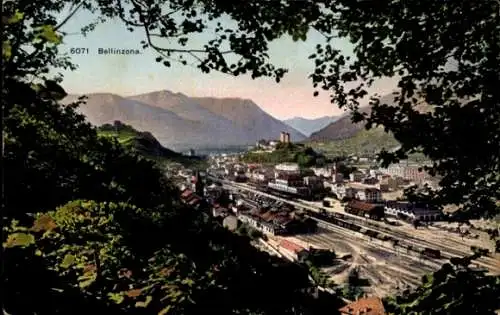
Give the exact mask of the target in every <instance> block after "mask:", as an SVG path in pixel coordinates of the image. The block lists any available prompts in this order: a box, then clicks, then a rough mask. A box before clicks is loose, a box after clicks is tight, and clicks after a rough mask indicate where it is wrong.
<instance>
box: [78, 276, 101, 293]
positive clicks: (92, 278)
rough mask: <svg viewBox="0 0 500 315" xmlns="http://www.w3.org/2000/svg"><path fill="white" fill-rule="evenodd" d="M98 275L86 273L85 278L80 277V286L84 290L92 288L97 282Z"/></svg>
mask: <svg viewBox="0 0 500 315" xmlns="http://www.w3.org/2000/svg"><path fill="white" fill-rule="evenodd" d="M96 278H97V275H96V274H95V273H86V274H84V275H83V276H80V277H78V281H79V284H78V285H79V286H80V288H82V289H85V288H86V287H88V286H90V285H91V284H92V283H94V281H95V280H96Z"/></svg>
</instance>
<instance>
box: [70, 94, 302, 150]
mask: <svg viewBox="0 0 500 315" xmlns="http://www.w3.org/2000/svg"><path fill="white" fill-rule="evenodd" d="M86 96H87V97H88V98H87V102H86V104H84V105H82V106H80V108H79V111H80V112H81V113H82V114H84V115H85V116H86V117H87V119H88V120H89V121H90V123H92V124H93V125H96V126H100V125H103V124H107V123H113V122H114V121H117V120H119V121H121V122H123V123H125V124H128V125H131V126H133V127H134V128H136V129H137V130H139V131H149V132H151V133H152V134H153V135H154V136H155V137H156V138H157V139H158V141H159V142H160V143H161V144H162V145H163V146H166V147H169V148H171V149H174V150H185V149H188V148H195V149H196V148H223V147H225V146H235V145H250V144H254V143H255V142H256V141H258V140H260V139H278V138H279V134H280V132H282V131H285V132H288V133H290V137H291V140H292V141H302V140H304V139H306V136H305V135H304V134H302V133H301V132H299V131H297V130H295V129H294V128H292V127H290V126H288V125H286V124H285V123H283V122H281V121H280V120H278V119H276V118H274V117H272V116H271V115H269V114H268V113H266V112H265V111H263V110H262V109H261V108H260V107H259V106H258V105H257V104H255V103H254V102H253V101H251V100H246V99H240V98H209V97H189V96H186V95H184V94H182V93H174V92H171V91H167V90H162V91H157V92H151V93H146V94H140V95H135V96H130V97H123V96H119V95H116V94H111V93H93V94H86ZM78 97H79V95H69V96H68V97H66V99H65V100H64V101H63V103H66V104H67V103H70V102H73V101H75V100H76V99H77V98H78Z"/></svg>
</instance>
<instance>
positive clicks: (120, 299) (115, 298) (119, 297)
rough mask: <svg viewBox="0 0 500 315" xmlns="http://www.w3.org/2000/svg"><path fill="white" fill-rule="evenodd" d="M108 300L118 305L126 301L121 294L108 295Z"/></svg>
mask: <svg viewBox="0 0 500 315" xmlns="http://www.w3.org/2000/svg"><path fill="white" fill-rule="evenodd" d="M108 298H109V299H110V300H111V301H113V302H115V303H116V304H121V303H122V302H123V301H124V300H125V297H124V296H123V294H121V293H108Z"/></svg>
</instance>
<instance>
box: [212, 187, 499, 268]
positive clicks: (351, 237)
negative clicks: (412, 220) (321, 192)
mask: <svg viewBox="0 0 500 315" xmlns="http://www.w3.org/2000/svg"><path fill="white" fill-rule="evenodd" d="M215 180H217V181H219V182H221V183H222V184H223V185H224V186H225V187H227V188H230V189H233V190H234V189H239V190H244V191H248V192H252V193H254V194H260V195H263V196H266V197H268V198H270V199H274V200H279V201H281V202H284V203H287V204H289V205H292V206H294V207H296V208H298V209H306V210H309V211H314V212H319V211H320V210H321V208H322V207H318V206H314V205H311V203H307V202H305V201H300V200H298V201H291V200H288V199H285V198H281V197H277V196H274V195H272V194H268V193H265V192H262V191H259V190H256V189H255V188H253V187H251V186H249V185H246V184H241V183H234V182H230V181H227V180H219V179H215ZM343 214H344V215H346V216H347V217H348V218H349V219H348V220H347V221H349V220H352V221H353V223H356V224H358V225H360V226H364V227H366V228H368V229H371V230H374V231H377V232H379V233H382V234H386V235H389V236H391V237H393V238H395V239H397V240H399V241H400V243H406V244H410V245H412V246H417V247H420V248H425V247H429V248H433V249H438V250H440V251H441V253H442V254H443V257H444V258H448V259H449V258H451V257H463V256H466V255H470V254H471V253H472V252H471V250H470V247H471V246H479V247H484V244H482V243H479V242H478V241H477V240H471V239H462V238H461V237H459V236H457V235H456V234H453V233H449V232H447V231H442V230H437V229H425V228H420V229H414V228H409V227H407V226H402V227H399V226H389V225H385V224H383V223H379V222H375V221H372V220H368V219H364V218H360V217H356V216H354V215H349V214H346V213H343ZM322 223H323V227H324V228H325V229H326V230H328V231H329V232H330V233H336V234H335V235H337V236H339V237H340V238H342V239H345V240H347V241H352V242H357V243H359V238H358V237H357V235H355V234H356V233H354V232H353V231H351V230H348V229H345V228H341V227H338V226H335V225H333V224H329V223H327V222H322ZM380 246H381V245H380V244H375V243H374V244H373V246H372V247H375V248H377V247H378V248H380ZM413 255H414V254H413ZM498 257H499V256H498V254H497V255H496V256H495V257H481V258H480V259H478V260H477V261H476V263H477V265H478V266H480V267H485V268H488V270H490V271H491V272H492V273H494V274H500V259H499V258H498ZM442 262H444V261H441V263H442Z"/></svg>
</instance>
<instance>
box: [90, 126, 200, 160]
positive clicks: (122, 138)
mask: <svg viewBox="0 0 500 315" xmlns="http://www.w3.org/2000/svg"><path fill="white" fill-rule="evenodd" d="M98 134H99V136H102V137H106V138H108V139H116V140H117V141H118V142H119V143H120V144H121V145H122V146H123V147H124V148H125V149H127V150H128V151H131V152H134V153H137V154H139V155H140V156H142V157H145V158H147V159H148V160H151V161H154V162H155V163H156V164H157V165H158V166H160V167H164V166H167V165H168V164H170V163H173V162H177V163H181V164H182V165H184V166H186V167H191V168H196V169H203V168H205V169H206V166H207V163H206V161H204V160H203V159H202V158H199V157H190V156H184V155H182V154H180V153H177V152H174V151H172V150H169V149H167V148H165V147H163V146H162V145H161V144H160V143H159V142H158V140H157V139H156V138H155V137H154V136H153V135H152V134H151V133H149V132H140V131H137V130H136V129H134V128H133V127H132V126H129V125H127V124H124V123H122V122H120V121H115V122H114V124H113V125H111V124H105V125H103V126H100V127H99V128H98Z"/></svg>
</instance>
